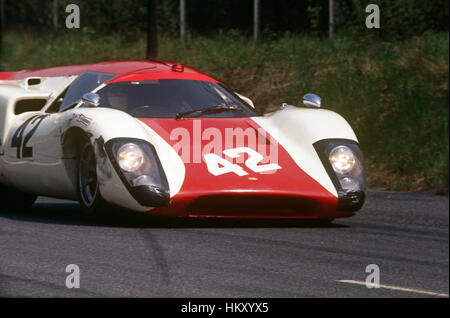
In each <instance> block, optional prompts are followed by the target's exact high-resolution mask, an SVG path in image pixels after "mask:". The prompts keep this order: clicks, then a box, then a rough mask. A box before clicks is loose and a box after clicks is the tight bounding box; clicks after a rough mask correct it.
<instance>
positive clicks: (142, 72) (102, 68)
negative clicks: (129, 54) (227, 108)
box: [0, 60, 217, 83]
mask: <svg viewBox="0 0 450 318" xmlns="http://www.w3.org/2000/svg"><path fill="white" fill-rule="evenodd" d="M174 65H177V66H178V67H175V68H174V67H173V66H174ZM180 67H181V68H180ZM84 72H102V73H112V74H117V76H116V77H114V78H113V79H111V80H110V81H109V82H110V83H114V82H125V81H139V80H151V79H191V80H201V81H208V82H217V81H216V80H215V79H213V78H211V77H209V76H207V75H205V74H204V73H202V72H200V71H198V70H196V69H194V68H192V67H188V66H184V65H181V64H177V63H172V62H165V61H158V60H129V61H109V62H101V63H96V64H79V65H66V66H55V67H49V68H41V69H32V70H23V71H19V72H0V80H22V79H25V78H29V77H59V76H72V75H80V74H82V73H84Z"/></svg>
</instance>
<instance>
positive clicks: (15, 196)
mask: <svg viewBox="0 0 450 318" xmlns="http://www.w3.org/2000/svg"><path fill="white" fill-rule="evenodd" d="M0 198H1V199H0V200H1V204H2V208H4V209H6V210H12V211H16V212H22V211H26V210H28V209H30V208H31V206H32V205H33V204H34V202H35V201H36V199H37V196H36V195H33V194H29V193H26V192H22V191H19V190H16V189H13V188H10V187H6V186H4V185H1V184H0Z"/></svg>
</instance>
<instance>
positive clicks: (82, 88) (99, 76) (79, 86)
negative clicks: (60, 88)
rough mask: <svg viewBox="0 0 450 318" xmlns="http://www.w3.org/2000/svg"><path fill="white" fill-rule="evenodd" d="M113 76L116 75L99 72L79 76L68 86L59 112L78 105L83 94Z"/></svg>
mask: <svg viewBox="0 0 450 318" xmlns="http://www.w3.org/2000/svg"><path fill="white" fill-rule="evenodd" d="M115 76H116V74H109V73H100V72H86V73H83V74H81V75H80V76H78V77H77V79H76V80H75V81H74V82H73V83H72V85H70V87H69V89H68V91H67V93H66V95H65V96H64V100H63V102H62V104H61V107H60V108H59V111H60V112H63V111H65V110H67V109H69V108H70V107H71V106H73V105H74V104H76V103H78V102H79V101H80V100H81V97H82V96H83V95H84V94H86V93H89V92H91V91H93V90H94V89H95V88H97V87H98V86H100V85H101V84H103V83H105V82H106V81H108V80H110V79H112V78H113V77H115Z"/></svg>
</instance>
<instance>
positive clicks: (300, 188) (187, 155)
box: [140, 118, 337, 211]
mask: <svg viewBox="0 0 450 318" xmlns="http://www.w3.org/2000/svg"><path fill="white" fill-rule="evenodd" d="M140 120H141V121H142V122H144V123H145V124H147V125H148V126H149V127H150V128H152V129H153V130H154V131H156V132H157V133H158V134H159V135H160V136H161V137H162V138H163V139H164V140H165V141H166V142H167V143H169V144H170V145H171V146H172V147H173V148H174V149H175V150H176V151H178V154H179V155H180V157H181V158H182V159H183V162H184V163H185V167H186V176H185V180H184V184H183V185H182V187H181V190H180V192H179V193H178V194H176V195H175V196H174V197H173V198H172V200H173V204H172V205H173V206H179V207H181V206H183V207H184V208H185V207H186V206H187V205H188V204H189V203H190V202H191V201H192V200H194V199H196V198H198V197H200V196H206V195H220V194H224V193H228V194H230V193H245V194H246V195H247V196H248V195H249V194H250V195H251V194H255V195H259V196H261V195H263V196H269V197H270V196H271V195H273V196H275V195H276V196H278V197H279V196H290V197H308V198H314V199H316V200H317V201H319V202H321V203H322V206H323V208H324V210H332V211H335V210H336V206H337V198H336V197H335V196H334V195H333V194H332V193H330V192H329V191H328V190H326V189H325V188H324V187H323V186H322V185H321V184H319V183H318V182H317V181H316V180H314V179H313V178H312V177H310V176H309V175H308V174H307V173H305V172H304V171H303V170H302V169H301V168H300V167H299V166H298V165H297V164H296V163H295V162H294V160H293V159H292V158H291V157H290V155H289V154H288V152H287V151H286V150H285V149H284V148H283V147H282V146H281V145H279V144H277V141H276V140H274V138H273V137H272V136H270V135H269V134H268V133H267V132H266V131H265V130H264V129H263V128H262V127H260V126H259V125H258V124H257V123H256V122H255V121H253V120H252V119H251V118H201V119H186V120H175V119H147V118H146V119H140ZM248 128H250V129H248ZM231 131H234V132H236V131H247V132H248V133H249V134H250V132H251V131H253V132H254V133H255V137H256V139H257V140H258V141H257V142H256V145H255V143H254V142H252V140H251V139H252V138H247V137H246V138H243V140H241V144H237V140H236V138H234V136H233V134H231V138H230V132H231ZM256 132H260V138H259V139H258V138H257V136H256ZM227 134H228V135H227ZM264 135H265V138H264ZM227 136H228V138H227ZM182 140H184V141H185V142H184V143H183V142H182ZM213 140H216V141H217V140H220V142H219V143H217V144H222V148H223V149H218V148H219V147H214V145H213V144H212V141H213ZM268 141H270V143H269V142H268ZM242 142H243V144H242ZM186 143H187V145H188V146H183V145H185V144H186ZM236 147H249V148H253V149H254V150H256V151H257V152H259V153H260V154H262V155H263V157H264V160H265V162H264V161H263V162H262V163H261V164H267V163H269V161H270V162H272V163H273V162H274V160H275V163H277V164H278V165H279V166H281V169H279V170H276V171H275V172H273V173H268V174H267V173H256V172H253V171H251V170H249V169H247V167H245V165H244V163H243V162H242V163H238V162H236V160H234V162H235V163H236V164H238V165H240V166H242V167H243V168H244V169H245V171H246V172H247V173H248V175H245V176H238V175H237V174H235V173H233V172H231V173H226V174H223V175H219V176H214V175H213V174H211V173H210V172H209V171H208V168H207V165H206V163H205V162H204V159H203V156H202V151H203V155H204V154H206V153H213V152H215V153H216V154H217V155H220V156H221V157H222V158H226V157H225V155H223V154H221V150H226V149H230V148H236ZM271 147H272V148H271ZM275 148H276V149H277V151H276V152H277V153H276V154H275V153H274V152H275V151H274V149H275ZM247 158H248V157H247V156H245V158H244V160H246V159H247ZM226 159H229V161H231V159H230V158H226Z"/></svg>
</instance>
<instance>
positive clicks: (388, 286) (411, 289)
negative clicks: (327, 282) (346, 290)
mask: <svg viewBox="0 0 450 318" xmlns="http://www.w3.org/2000/svg"><path fill="white" fill-rule="evenodd" d="M337 282H338V283H346V284H354V285H362V286H366V282H363V281H358V280H337ZM380 288H385V289H391V290H398V291H403V292H408V293H416V294H422V295H429V296H437V297H448V294H443V293H437V292H432V291H428V290H421V289H413V288H405V287H399V286H391V285H382V284H380Z"/></svg>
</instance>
